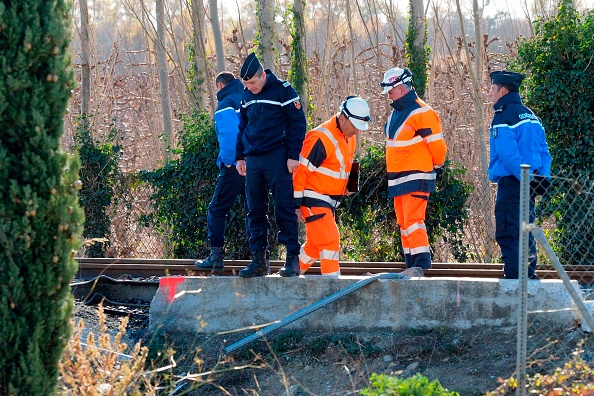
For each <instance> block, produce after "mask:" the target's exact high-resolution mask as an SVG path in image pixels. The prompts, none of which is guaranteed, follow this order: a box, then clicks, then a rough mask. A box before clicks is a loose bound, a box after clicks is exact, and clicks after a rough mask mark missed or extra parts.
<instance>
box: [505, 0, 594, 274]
mask: <svg viewBox="0 0 594 396" xmlns="http://www.w3.org/2000/svg"><path fill="white" fill-rule="evenodd" d="M534 25H535V26H534V27H535V29H534V30H535V34H534V36H533V37H530V38H526V39H523V40H521V41H520V43H519V46H518V57H517V60H516V62H514V64H513V65H512V67H515V68H517V69H518V70H519V71H525V72H526V73H527V75H528V78H527V79H526V81H525V83H524V84H523V89H524V91H525V97H526V104H527V105H528V106H530V107H531V108H532V109H533V110H534V111H535V113H536V114H537V115H538V116H539V117H541V119H542V122H543V125H544V127H545V130H546V134H547V140H548V143H549V149H550V152H551V156H552V157H553V163H552V174H553V175H556V176H565V177H570V178H576V179H579V180H580V182H581V181H582V180H586V181H587V180H592V176H594V168H593V167H592V163H591V162H592V156H593V155H594V73H592V48H594V12H593V11H589V12H588V13H587V14H585V15H583V16H582V15H580V14H579V13H578V12H577V11H576V10H575V8H573V6H572V2H571V1H570V0H564V1H563V2H562V3H561V6H560V7H559V9H558V13H557V15H556V16H555V17H553V18H548V19H542V20H537V21H536V22H535V24H534ZM587 183H591V182H587ZM555 187H556V186H555V183H553V188H552V190H551V191H550V192H549V194H548V195H549V197H548V199H550V200H551V201H555V200H556V201H557V202H555V203H556V205H555V206H554V207H555V208H556V209H557V211H556V213H542V215H547V214H553V215H555V217H556V219H555V220H556V224H557V227H558V229H559V233H558V240H556V241H554V243H555V244H556V245H558V248H559V251H560V259H561V261H562V262H564V263H570V264H582V265H589V264H591V263H592V260H594V251H592V250H591V249H590V250H588V249H585V248H580V247H579V246H580V245H581V244H580V243H579V241H591V240H592V239H593V238H594V230H593V229H592V228H591V227H581V226H580V225H581V224H583V217H584V209H583V208H587V207H591V206H592V205H593V204H594V200H593V199H592V198H591V196H590V195H588V194H582V195H581V196H580V197H576V194H579V191H578V192H575V191H572V190H569V191H568V190H567V189H563V190H561V189H559V190H557V189H556V188H555ZM574 193H575V194H574ZM575 198H579V199H578V200H576V199H575ZM575 203H577V205H576V206H577V207H572V205H575ZM550 207H553V206H552V205H550Z"/></svg>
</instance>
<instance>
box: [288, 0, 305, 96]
mask: <svg viewBox="0 0 594 396" xmlns="http://www.w3.org/2000/svg"><path fill="white" fill-rule="evenodd" d="M300 1H301V3H302V4H303V6H302V9H303V10H305V1H304V0H300ZM288 12H289V13H290V14H291V15H292V16H293V17H292V18H290V19H289V31H290V33H291V38H292V41H291V69H290V70H289V82H290V83H291V85H293V87H294V88H295V89H296V90H297V93H298V94H299V95H303V92H300V91H301V88H302V87H303V86H304V84H306V83H307V55H306V53H305V48H303V46H302V45H301V41H302V39H303V37H302V32H304V31H305V21H304V20H303V14H302V13H297V12H295V7H293V6H292V5H291V6H289V10H288Z"/></svg>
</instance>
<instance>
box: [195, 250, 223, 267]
mask: <svg viewBox="0 0 594 396" xmlns="http://www.w3.org/2000/svg"><path fill="white" fill-rule="evenodd" d="M194 265H195V266H196V267H197V268H198V269H200V270H203V271H217V272H218V271H222V270H223V267H224V263H223V248H220V247H211V248H210V256H208V257H207V258H206V260H198V261H196V263H195V264H194Z"/></svg>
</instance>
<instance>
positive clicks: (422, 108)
mask: <svg viewBox="0 0 594 396" xmlns="http://www.w3.org/2000/svg"><path fill="white" fill-rule="evenodd" d="M429 110H431V107H430V106H425V107H420V108H418V109H416V110H413V111H411V112H410V114H409V115H408V117H407V118H406V120H405V121H404V122H403V123H402V125H400V127H398V130H396V133H395V134H394V137H393V139H396V138H397V137H398V135H400V132H401V131H402V128H404V126H405V125H406V121H407V120H408V119H409V118H410V117H412V116H413V115H415V114H420V113H425V112H427V111H429ZM394 113H395V110H392V112H391V113H390V118H389V119H388V122H386V126H385V127H384V133H385V135H386V139H389V137H390V123H391V122H392V117H394Z"/></svg>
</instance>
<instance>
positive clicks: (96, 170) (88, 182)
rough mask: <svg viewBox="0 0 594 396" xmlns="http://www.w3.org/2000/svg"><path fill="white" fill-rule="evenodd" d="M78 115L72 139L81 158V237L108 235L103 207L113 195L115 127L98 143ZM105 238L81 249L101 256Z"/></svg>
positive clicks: (116, 170) (117, 149)
mask: <svg viewBox="0 0 594 396" xmlns="http://www.w3.org/2000/svg"><path fill="white" fill-rule="evenodd" d="M86 121H87V120H86V119H82V120H81V122H80V123H79V126H78V128H77V130H76V134H75V136H74V141H75V143H76V146H75V149H76V150H77V151H78V153H79V156H80V161H81V169H80V179H81V181H82V189H81V190H80V193H79V202H80V205H81V206H82V207H83V209H84V211H85V229H84V231H83V234H82V236H83V238H86V239H94V238H105V239H108V240H109V237H110V235H111V229H110V228H111V220H110V218H109V215H108V213H107V209H108V208H109V206H110V205H111V203H112V200H113V197H114V187H115V185H116V183H117V179H118V176H119V174H120V172H119V168H118V162H119V158H120V154H121V151H120V150H121V146H119V145H117V144H114V142H115V140H116V136H117V129H115V128H112V129H111V131H110V133H109V134H108V136H107V139H106V142H105V143H101V142H99V141H97V140H94V139H93V138H92V137H91V132H90V130H89V129H88V128H85V125H88V123H87V122H86ZM107 246H109V242H105V243H97V242H96V243H94V244H92V245H91V246H89V248H88V249H86V251H85V255H86V256H87V257H105V249H106V248H107Z"/></svg>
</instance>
